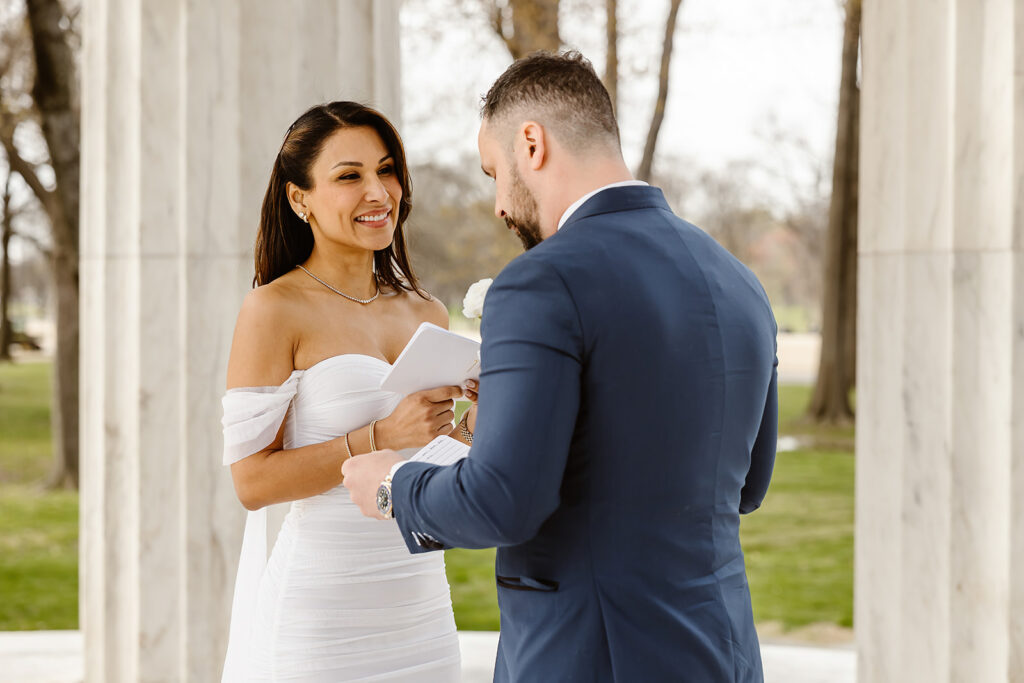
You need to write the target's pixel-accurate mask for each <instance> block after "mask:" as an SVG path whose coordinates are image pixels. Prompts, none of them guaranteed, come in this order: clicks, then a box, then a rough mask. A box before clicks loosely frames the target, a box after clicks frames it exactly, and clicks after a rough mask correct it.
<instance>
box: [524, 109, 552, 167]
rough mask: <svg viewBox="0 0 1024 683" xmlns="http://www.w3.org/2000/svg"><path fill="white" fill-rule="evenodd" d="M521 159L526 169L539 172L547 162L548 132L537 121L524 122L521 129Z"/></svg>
mask: <svg viewBox="0 0 1024 683" xmlns="http://www.w3.org/2000/svg"><path fill="white" fill-rule="evenodd" d="M519 138H520V145H521V148H520V157H521V159H522V161H523V163H524V164H525V165H526V167H527V168H528V169H530V170H532V171H538V170H540V169H541V167H542V166H544V162H545V161H547V154H548V152H547V131H546V130H544V126H542V125H541V124H539V123H537V122H536V121H524V122H523V125H522V126H520V127H519Z"/></svg>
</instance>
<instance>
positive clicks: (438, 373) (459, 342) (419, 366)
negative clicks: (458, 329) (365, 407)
mask: <svg viewBox="0 0 1024 683" xmlns="http://www.w3.org/2000/svg"><path fill="white" fill-rule="evenodd" d="M479 377H480V342H477V341H474V340H472V339H470V338H468V337H463V336H462V335H461V334H455V333H454V332H449V331H448V330H446V329H444V328H443V327H438V326H437V325H431V324H430V323H422V324H421V325H420V326H419V328H418V329H417V330H416V333H415V334H414V335H412V339H410V340H409V343H408V344H406V345H405V349H404V350H403V351H402V355H400V356H399V357H398V360H396V361H395V364H394V365H393V366H392V367H391V370H389V371H388V374H387V375H385V376H384V380H383V381H382V382H381V384H380V388H381V389H383V390H384V391H394V392H395V393H399V394H404V395H407V394H412V393H414V392H417V391H424V390H426V389H435V388H437V387H444V386H462V385H463V384H465V383H466V381H467V380H471V379H477V378H479Z"/></svg>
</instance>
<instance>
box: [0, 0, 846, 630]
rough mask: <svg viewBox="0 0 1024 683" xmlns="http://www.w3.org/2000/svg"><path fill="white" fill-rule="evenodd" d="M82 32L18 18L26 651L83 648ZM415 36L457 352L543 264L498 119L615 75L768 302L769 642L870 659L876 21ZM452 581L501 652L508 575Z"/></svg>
mask: <svg viewBox="0 0 1024 683" xmlns="http://www.w3.org/2000/svg"><path fill="white" fill-rule="evenodd" d="M84 1H85V2H88V0H84ZM81 10H82V7H81V2H80V1H79V0H27V2H26V0H0V117H2V118H0V143H2V150H0V189H2V196H0V213H2V215H0V225H2V230H3V232H2V265H0V285H2V287H0V321H2V327H0V631H18V630H38V629H42V630H64V629H77V628H78V626H79V622H78V598H77V590H78V588H77V586H78V493H77V486H78V438H77V431H78V428H77V415H78V412H79V410H80V406H79V401H78V393H77V378H78V360H77V358H78V340H77V335H78V329H79V325H78V305H79V299H78V254H79V237H78V204H79V199H78V195H79V190H78V164H79V162H78V155H79V149H80V136H79V127H80V121H79V117H80V111H81V109H80V103H79V85H78V83H79V77H80V74H79V69H80V63H81V45H82V43H81V19H80V17H81ZM400 21H401V26H400V36H396V40H397V41H398V43H399V45H400V49H401V71H402V88H401V97H402V115H401V124H400V130H401V131H402V133H403V137H404V139H405V143H406V146H407V153H408V158H409V162H410V165H411V171H412V176H413V186H414V194H413V197H414V210H413V213H412V216H411V219H410V231H409V233H410V240H411V245H412V249H413V254H414V264H415V266H416V268H417V272H418V275H419V276H420V277H421V279H422V281H423V283H424V284H425V286H426V288H427V289H428V290H429V291H431V292H432V293H433V294H435V295H436V296H438V297H440V298H441V299H442V300H443V301H445V302H446V303H447V305H448V307H449V310H450V311H451V315H452V326H453V328H455V329H457V330H461V331H463V332H466V333H468V334H473V333H474V331H475V327H474V323H473V322H471V321H467V320H465V319H463V318H462V317H461V314H460V313H459V311H460V310H461V300H462V296H463V294H464V293H465V291H466V288H467V287H468V285H469V284H471V283H472V282H474V281H476V280H478V279H480V278H484V277H493V276H494V275H495V274H497V273H498V272H499V271H500V270H501V268H502V267H503V266H504V265H505V264H506V263H507V262H508V261H509V260H510V259H512V258H514V257H515V256H516V255H517V254H518V253H520V251H521V247H520V245H519V242H518V240H517V239H516V238H515V237H514V236H513V235H512V234H511V233H509V231H508V230H507V229H506V227H505V225H504V223H502V222H501V221H499V220H498V219H496V218H495V217H494V215H493V210H492V209H493V195H492V186H491V184H490V182H489V181H488V180H487V179H486V178H485V177H484V176H483V174H482V173H481V172H480V169H479V160H478V158H477V156H476V132H477V126H478V121H479V119H478V114H477V112H478V103H479V99H480V96H481V95H482V94H483V93H484V92H486V90H487V88H488V87H489V86H490V83H491V82H492V81H493V80H494V78H495V77H496V76H497V75H498V74H499V73H500V72H501V71H502V70H503V69H504V68H505V66H506V65H507V64H508V63H509V62H510V61H511V60H512V59H514V58H515V57H518V56H521V55H524V54H527V53H529V52H531V51H533V50H535V49H560V48H567V47H574V48H578V49H580V50H581V51H582V52H583V53H584V54H585V55H586V56H588V57H589V58H590V59H591V61H592V62H593V63H594V66H595V69H596V70H597V71H598V73H599V74H601V75H602V77H603V79H604V80H605V83H606V86H607V87H608V89H609V91H610V92H611V93H612V95H613V99H614V101H615V103H616V108H617V113H618V116H619V122H620V129H621V132H622V142H623V151H624V153H625V157H626V160H627V162H628V163H629V164H630V165H631V167H633V168H634V169H635V174H636V176H637V177H638V178H641V179H644V180H648V181H649V182H651V183H652V184H654V185H658V186H660V187H662V188H663V189H664V191H665V194H666V196H667V198H668V199H669V201H670V203H671V204H672V205H673V207H674V209H675V210H676V212H677V213H678V214H679V215H681V216H683V217H684V218H686V219H687V220H689V221H691V222H693V223H695V224H697V225H698V226H700V227H701V228H703V229H704V230H706V231H707V232H708V233H710V234H711V235H712V236H713V237H714V238H715V239H717V240H718V241H719V242H720V243H721V244H723V245H724V246H725V247H726V248H728V249H729V250H730V251H731V252H732V253H734V254H735V255H736V256H737V257H739V258H740V259H741V260H742V261H743V262H745V263H746V264H747V265H749V266H750V267H751V268H752V269H753V270H754V272H755V273H756V274H757V275H758V277H759V278H760V279H761V281H762V282H763V283H764V285H765V288H766V290H767V292H768V294H769V297H770V298H771V301H772V304H773V307H774V309H775V313H776V317H777V319H778V321H779V326H780V338H779V356H780V378H781V381H782V386H781V389H780V391H781V398H782V414H781V416H780V433H781V434H782V436H781V438H780V455H779V459H778V464H777V469H776V474H775V478H774V481H773V483H772V487H771V490H770V492H769V495H768V498H767V500H766V502H765V505H764V507H763V508H762V509H761V510H760V511H758V513H757V514H755V515H752V516H750V517H747V518H744V520H743V527H742V533H743V542H744V547H745V550H746V553H747V562H748V572H749V576H750V580H751V588H752V594H753V599H754V611H755V617H756V619H757V622H758V628H759V631H760V632H761V635H762V638H767V639H769V640H770V639H781V640H794V641H798V642H809V643H816V644H837V643H839V644H847V643H850V642H851V641H852V630H851V629H852V626H853V599H852V592H853V590H852V586H853V521H854V518H853V495H854V491H853V482H854V458H853V447H854V430H853V407H854V393H853V392H854V386H853V383H854V377H855V364H856V359H855V343H854V340H855V335H856V331H855V328H854V325H855V315H854V311H855V310H856V299H855V297H856V219H857V217H856V196H857V153H856V152H857V147H856V144H857V126H858V111H859V85H858V78H857V74H858V49H857V48H858V41H859V36H860V3H859V0H848V2H840V1H837V0H824V1H823V0H776V1H775V2H772V3H764V2H762V1H761V0H686V1H685V2H683V1H682V0H618V1H616V0H561V1H560V2H559V1H558V0H544V1H541V0H537V1H534V2H522V1H517V0H466V1H464V2H460V3H451V2H444V1H442V0H406V1H405V2H404V3H403V4H402V9H401V19H400ZM298 113H299V112H296V114H298ZM253 228H254V230H255V226H253ZM61 354H63V358H64V359H65V361H64V362H63V363H57V364H56V366H55V363H54V359H55V358H60V357H61ZM55 367H58V368H59V370H55ZM447 557H448V560H447V564H448V571H449V578H450V582H451V584H452V589H453V594H454V601H455V613H456V619H457V621H458V624H459V627H460V629H462V630H495V629H497V626H498V624H497V608H496V602H495V589H494V582H493V564H492V563H493V551H453V552H449V553H448V554H447Z"/></svg>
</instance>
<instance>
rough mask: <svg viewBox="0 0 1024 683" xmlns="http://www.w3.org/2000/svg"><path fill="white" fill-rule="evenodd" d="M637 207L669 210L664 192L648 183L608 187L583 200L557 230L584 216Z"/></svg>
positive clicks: (588, 216)
mask: <svg viewBox="0 0 1024 683" xmlns="http://www.w3.org/2000/svg"><path fill="white" fill-rule="evenodd" d="M637 209H665V210H666V211H671V208H669V205H668V202H667V201H665V194H664V193H663V192H662V191H661V188H658V187H652V186H650V185H630V186H627V187H610V188H608V189H605V190H602V191H600V192H598V193H597V194H595V195H594V196H593V197H591V198H590V199H588V200H587V201H585V202H583V205H582V206H580V207H579V208H578V209H576V211H575V212H573V214H572V215H571V216H569V218H568V220H566V221H565V223H564V224H563V225H562V227H561V230H560V231H559V232H561V231H562V230H565V229H566V228H569V227H571V226H572V225H574V224H575V223H578V222H579V221H581V220H583V219H584V218H590V217H592V216H598V215H600V214H604V213H614V212H616V211H635V210H637Z"/></svg>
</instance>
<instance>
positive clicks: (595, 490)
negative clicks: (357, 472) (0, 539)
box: [393, 186, 778, 683]
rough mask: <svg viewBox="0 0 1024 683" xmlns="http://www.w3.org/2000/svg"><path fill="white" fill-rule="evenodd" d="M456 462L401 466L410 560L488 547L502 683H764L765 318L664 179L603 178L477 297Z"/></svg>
mask: <svg viewBox="0 0 1024 683" xmlns="http://www.w3.org/2000/svg"><path fill="white" fill-rule="evenodd" d="M481 335H482V339H483V347H482V352H481V354H482V355H481V358H482V360H481V369H482V372H481V378H480V403H479V416H478V421H477V426H476V435H475V437H476V438H475V441H474V444H473V448H472V451H471V453H470V457H469V458H468V459H466V460H464V461H462V462H460V463H459V464H457V465H453V466H450V467H436V466H432V465H427V464H424V463H416V462H412V463H408V464H406V465H404V466H403V467H402V468H401V469H400V470H399V471H398V472H397V473H396V475H395V479H394V482H393V493H394V510H395V515H396V518H397V520H398V525H399V527H400V528H401V530H402V533H403V536H404V537H405V540H406V543H407V545H408V546H409V548H410V550H412V551H413V552H424V551H426V550H429V549H437V548H441V547H455V546H457V547H463V548H484V547H491V546H497V548H498V552H497V561H496V568H495V569H496V574H497V582H498V602H499V606H500V608H501V637H500V641H499V649H498V660H497V663H496V670H495V680H497V681H524V682H530V683H533V682H536V681H586V682H587V683H593V682H595V681H624V682H627V683H633V682H637V681H695V682H698V683H704V682H709V683H711V682H715V683H719V682H725V681H728V682H732V681H737V682H743V683H746V682H748V681H761V680H762V673H761V656H760V650H759V647H758V642H757V634H756V632H755V631H754V623H753V617H752V614H751V607H750V593H749V589H748V587H747V579H746V573H745V568H744V563H743V553H742V551H741V549H740V542H739V535H738V534H739V524H740V514H741V513H746V512H750V511H752V510H754V509H755V508H757V507H758V506H759V505H760V503H761V500H762V498H763V497H764V495H765V491H766V489H767V487H768V481H769V479H770V477H771V472H772V466H773V463H774V460H775V442H776V431H777V412H778V409H777V405H778V404H777V391H776V360H775V337H776V325H775V319H774V317H773V315H772V311H771V308H770V307H769V304H768V299H767V297H766V296H765V293H764V290H763V289H762V287H761V285H760V283H758V281H757V278H755V277H754V275H753V274H752V273H751V272H750V271H749V270H748V269H747V268H746V267H745V266H743V265H742V264H741V263H740V262H739V261H737V260H736V259H735V258H734V257H733V256H732V255H730V254H729V253H728V252H727V251H726V250H725V249H723V248H722V247H721V246H719V245H718V244H717V243H716V242H715V241H714V240H713V239H711V238H710V237H709V236H708V235H707V234H706V233H704V232H702V231H701V230H699V229H697V228H696V227H694V226H693V225H690V224H689V223H686V222H684V221H683V220H681V219H679V218H678V217H676V216H675V215H674V214H673V213H672V211H671V210H670V209H669V207H668V204H667V203H666V202H665V199H664V197H663V195H662V193H661V191H660V190H658V189H656V188H652V187H643V186H631V187H620V188H611V189H607V190H604V191H602V192H599V193H598V194H596V195H595V196H593V197H592V198H590V199H589V200H587V201H586V202H585V203H584V204H583V205H582V206H581V207H580V208H579V209H578V210H577V211H576V212H575V213H574V214H573V215H572V216H571V217H570V218H569V220H568V221H567V222H566V224H565V225H564V226H563V227H562V229H561V230H560V231H559V232H558V233H556V234H555V235H554V236H552V237H550V238H549V239H547V240H545V241H544V242H543V243H542V244H540V245H539V246H537V247H535V248H534V249H532V250H530V251H528V252H526V253H525V254H523V255H522V256H520V257H518V258H517V259H515V260H514V261H513V262H512V263H510V264H509V265H508V266H507V267H506V268H505V269H504V270H503V271H502V273H501V274H500V275H499V277H498V278H497V279H496V280H495V282H494V284H493V285H492V287H491V289H490V291H489V293H488V294H487V298H486V303H485V307H484V314H483V328H482V331H481Z"/></svg>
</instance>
